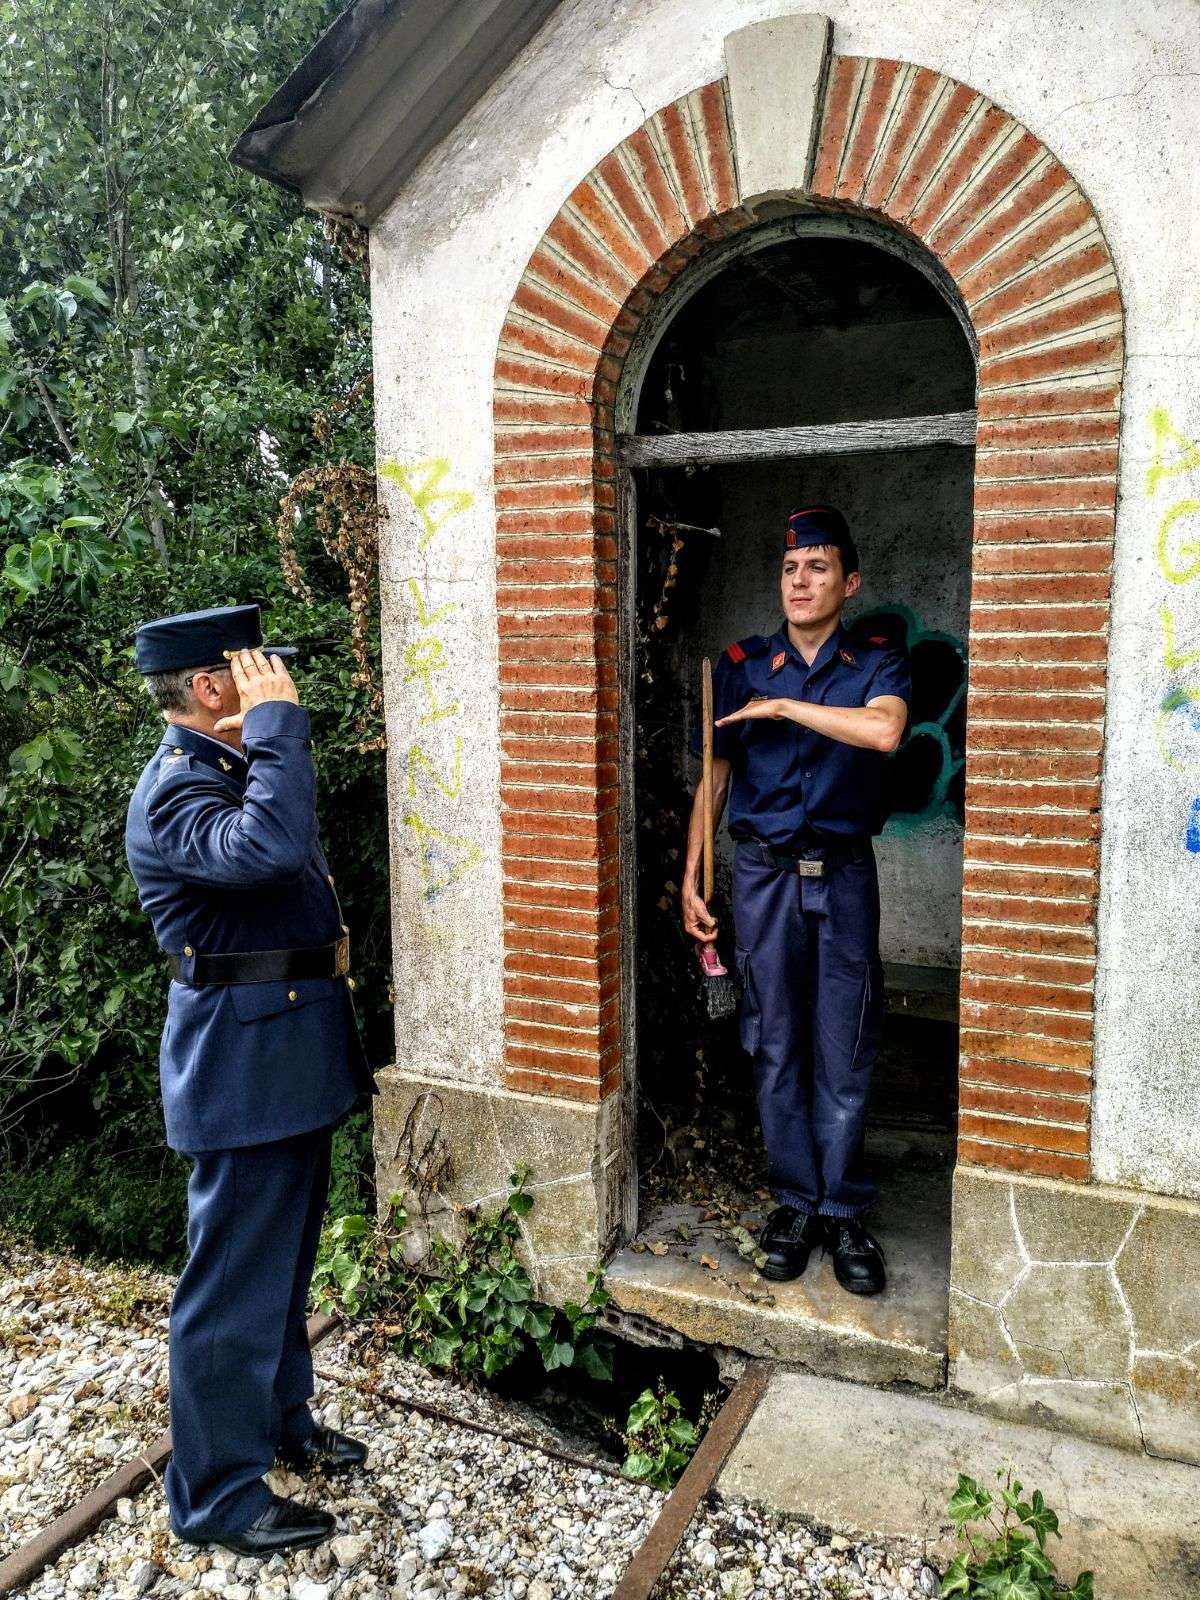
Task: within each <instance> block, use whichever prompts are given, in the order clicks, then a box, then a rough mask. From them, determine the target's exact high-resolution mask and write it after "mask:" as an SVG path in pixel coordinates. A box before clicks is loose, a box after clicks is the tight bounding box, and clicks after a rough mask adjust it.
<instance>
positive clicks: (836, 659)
mask: <svg viewBox="0 0 1200 1600" xmlns="http://www.w3.org/2000/svg"><path fill="white" fill-rule="evenodd" d="M881 695H897V696H898V697H899V698H900V699H901V700H903V701H904V703H905V704H906V705H907V704H908V703H909V702H910V700H911V698H912V682H911V677H910V673H909V667H908V661H907V659H906V658H905V656H904V654H903V653H902V652H901V651H899V650H897V649H895V648H894V647H893V646H892V645H890V644H889V643H888V642H887V641H886V640H884V639H882V638H881V639H879V640H871V639H868V640H866V641H863V640H860V639H859V638H857V637H856V638H853V639H851V638H850V637H849V636H848V635H847V633H846V630H845V629H844V628H842V627H839V628H838V629H837V630H836V631H835V632H834V633H833V634H832V635H831V636H830V637H829V638H828V639H826V641H825V643H824V644H823V645H822V646H821V648H820V650H819V651H818V653H817V655H816V657H815V658H814V660H813V663H812V666H811V667H810V666H809V665H808V664H807V662H806V661H805V660H804V657H803V656H802V655H801V654H800V652H799V651H798V650H797V649H796V648H795V646H794V645H793V644H792V642H791V640H790V639H789V638H788V635H787V629H786V627H783V628H781V629H780V630H779V632H778V633H773V634H772V635H771V636H770V638H763V637H761V636H757V635H756V636H755V637H753V638H750V639H743V640H741V642H740V643H738V644H733V645H730V646H729V648H728V649H727V650H725V651H723V652H722V654H721V656H720V658H719V660H718V661H717V664H716V667H715V668H714V670H713V712H714V717H725V716H728V715H729V713H730V712H731V711H738V710H740V709H741V707H742V706H744V705H746V704H747V703H748V702H749V701H751V700H754V699H758V698H760V697H765V698H767V699H789V700H807V701H809V702H810V703H811V704H813V705H822V706H865V705H866V704H868V702H869V701H871V700H876V699H878V698H879V697H880V696H881ZM692 748H693V750H694V751H695V752H696V753H697V754H698V753H699V750H700V744H699V739H698V738H697V739H695V740H693V743H692ZM713 754H714V755H715V756H718V757H723V758H724V759H725V760H728V761H730V762H732V764H733V771H732V774H731V781H730V791H729V810H728V819H729V832H730V834H731V835H732V837H733V838H735V839H761V840H762V841H763V842H764V843H765V844H770V845H776V846H778V847H780V848H781V849H782V848H784V847H785V846H788V845H795V846H797V847H801V846H813V845H818V844H820V843H822V842H823V841H828V840H836V839H838V838H844V837H846V836H848V835H862V834H870V833H878V832H879V829H880V827H881V826H882V806H881V796H880V781H881V778H882V773H883V763H884V761H885V760H886V757H884V756H883V755H881V754H880V753H879V752H878V751H876V750H859V749H856V748H855V747H854V746H853V745H849V744H843V743H841V742H840V741H839V740H837V739H830V738H828V737H827V736H826V735H825V734H823V733H814V732H813V731H812V730H811V729H809V728H801V727H799V726H798V725H797V724H796V723H794V722H785V721H778V722H776V721H773V720H763V721H761V722H735V723H733V724H732V725H731V726H730V727H728V728H718V729H717V730H716V732H715V734H714V737H713Z"/></svg>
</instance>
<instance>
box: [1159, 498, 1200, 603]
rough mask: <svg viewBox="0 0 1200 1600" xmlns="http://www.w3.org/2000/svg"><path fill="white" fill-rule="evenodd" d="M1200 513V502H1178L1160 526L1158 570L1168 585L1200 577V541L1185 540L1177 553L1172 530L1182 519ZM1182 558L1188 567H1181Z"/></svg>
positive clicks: (1188, 581) (1189, 581)
mask: <svg viewBox="0 0 1200 1600" xmlns="http://www.w3.org/2000/svg"><path fill="white" fill-rule="evenodd" d="M1197 511H1200V500H1177V501H1176V502H1175V504H1174V505H1173V506H1172V507H1171V509H1170V510H1169V511H1168V512H1167V514H1166V516H1165V517H1164V518H1163V519H1162V521H1161V522H1160V523H1159V525H1158V568H1159V571H1160V572H1161V573H1162V575H1163V577H1164V578H1165V579H1166V580H1167V582H1168V583H1191V581H1192V579H1193V578H1195V577H1196V576H1198V575H1200V540H1197V539H1194V538H1193V539H1184V540H1183V541H1182V542H1181V543H1180V545H1179V547H1178V550H1177V552H1175V553H1173V552H1172V550H1171V530H1172V528H1173V527H1174V526H1175V524H1176V523H1177V522H1178V521H1179V519H1180V517H1187V516H1194V515H1195V513H1196V512H1197ZM1177 557H1179V558H1182V560H1183V561H1184V562H1186V563H1187V564H1186V565H1183V566H1181V565H1179V562H1178V559H1177Z"/></svg>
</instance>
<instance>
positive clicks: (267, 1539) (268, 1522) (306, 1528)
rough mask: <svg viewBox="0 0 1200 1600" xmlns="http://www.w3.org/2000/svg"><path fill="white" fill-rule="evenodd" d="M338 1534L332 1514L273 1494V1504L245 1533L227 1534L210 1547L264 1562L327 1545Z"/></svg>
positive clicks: (211, 1541)
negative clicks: (282, 1552)
mask: <svg viewBox="0 0 1200 1600" xmlns="http://www.w3.org/2000/svg"><path fill="white" fill-rule="evenodd" d="M333 1530H334V1520H333V1518H332V1517H331V1516H330V1515H329V1512H328V1511H320V1510H318V1509H317V1507H316V1506H302V1505H301V1504H300V1502H299V1501H298V1500H285V1499H283V1497H282V1496H281V1495H277V1494H273V1495H272V1496H271V1504H270V1505H269V1506H268V1507H267V1509H266V1510H265V1511H264V1512H263V1514H262V1516H261V1517H259V1518H258V1519H257V1521H255V1522H252V1523H251V1524H250V1526H249V1527H248V1528H246V1529H244V1530H243V1531H242V1532H241V1533H227V1534H224V1535H223V1536H222V1537H221V1538H219V1539H210V1540H209V1543H210V1544H219V1545H224V1547H225V1549H226V1550H232V1551H233V1552H234V1554H235V1555H239V1556H260V1557H262V1558H263V1559H264V1560H265V1559H266V1558H268V1557H270V1556H273V1555H276V1554H277V1553H278V1552H279V1551H280V1550H309V1549H311V1548H312V1546H313V1545H314V1544H323V1543H324V1542H325V1540H326V1539H328V1538H329V1536H330V1535H331V1534H332V1532H333Z"/></svg>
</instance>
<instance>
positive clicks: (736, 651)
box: [725, 643, 746, 661]
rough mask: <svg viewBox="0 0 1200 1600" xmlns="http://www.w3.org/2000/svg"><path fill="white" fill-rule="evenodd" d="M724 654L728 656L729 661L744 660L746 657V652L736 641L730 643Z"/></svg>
mask: <svg viewBox="0 0 1200 1600" xmlns="http://www.w3.org/2000/svg"><path fill="white" fill-rule="evenodd" d="M725 654H726V655H727V656H728V657H729V659H730V661H745V659H746V652H745V651H744V650H743V649H742V647H741V645H740V644H736V643H735V644H731V645H730V646H729V647H728V648H727V649H726V651H725Z"/></svg>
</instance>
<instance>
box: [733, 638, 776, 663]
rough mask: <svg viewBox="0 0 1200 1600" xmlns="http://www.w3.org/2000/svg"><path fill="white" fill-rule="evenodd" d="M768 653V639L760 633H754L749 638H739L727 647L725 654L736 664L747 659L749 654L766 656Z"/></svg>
mask: <svg viewBox="0 0 1200 1600" xmlns="http://www.w3.org/2000/svg"><path fill="white" fill-rule="evenodd" d="M766 653H767V641H766V639H764V638H763V636H762V635H761V634H760V633H752V634H751V635H750V637H749V638H748V639H739V640H737V641H736V643H734V644H731V645H727V646H726V648H725V654H726V655H727V656H728V657H729V659H730V660H731V661H732V662H734V663H735V664H737V663H740V662H742V661H745V660H746V658H747V657H748V656H765V655H766Z"/></svg>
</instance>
